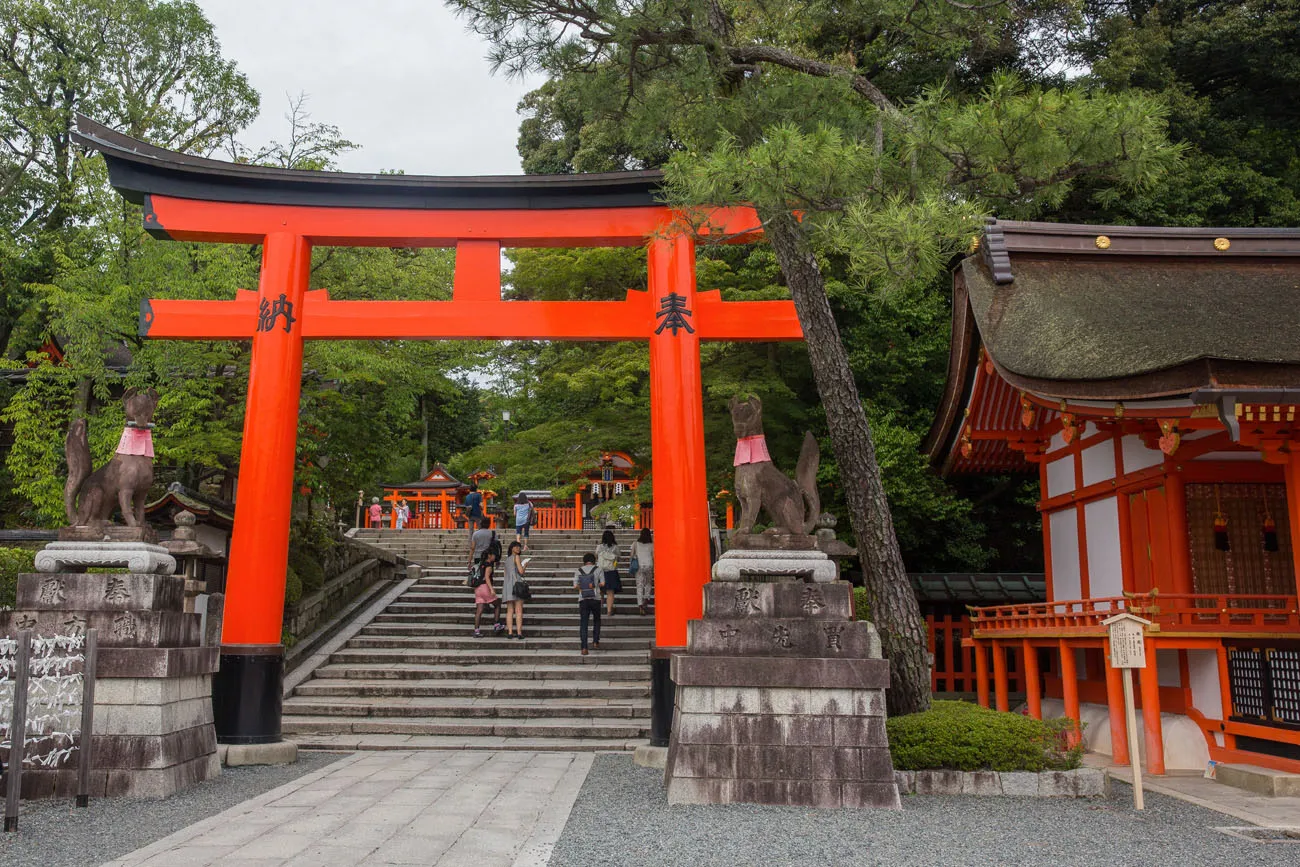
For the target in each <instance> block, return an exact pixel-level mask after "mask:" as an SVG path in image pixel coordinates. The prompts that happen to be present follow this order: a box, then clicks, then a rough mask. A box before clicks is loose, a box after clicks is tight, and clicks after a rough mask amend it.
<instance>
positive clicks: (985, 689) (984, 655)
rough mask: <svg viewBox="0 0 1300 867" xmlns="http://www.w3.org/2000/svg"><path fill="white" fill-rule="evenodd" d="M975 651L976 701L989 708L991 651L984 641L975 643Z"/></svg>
mask: <svg viewBox="0 0 1300 867" xmlns="http://www.w3.org/2000/svg"><path fill="white" fill-rule="evenodd" d="M973 645H974V647H973V649H974V651H975V701H976V702H977V703H978V704H979V706H980V707H988V706H989V649H988V647H986V646H985V645H984V642H982V641H976V642H973Z"/></svg>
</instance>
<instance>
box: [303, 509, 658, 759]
mask: <svg viewBox="0 0 1300 867" xmlns="http://www.w3.org/2000/svg"><path fill="white" fill-rule="evenodd" d="M357 536H358V538H361V539H364V540H366V541H367V542H370V543H371V544H374V545H379V546H382V547H384V548H387V549H389V550H391V551H394V552H395V553H397V554H399V555H401V556H403V557H405V558H407V559H408V560H410V561H412V562H415V563H419V564H421V565H422V567H423V569H422V576H421V577H420V579H419V580H418V581H417V582H416V583H415V584H413V585H412V586H411V587H410V588H409V589H408V590H406V592H405V593H403V594H402V595H401V596H400V597H398V598H397V599H396V600H394V601H393V602H392V603H391V604H390V605H388V607H387V608H386V609H385V610H384V611H383V612H382V613H380V614H378V615H376V617H375V618H374V620H372V621H371V622H370V623H369V624H367V625H366V626H364V627H363V628H362V629H361V631H360V632H359V633H358V634H357V635H356V636H355V637H354V638H352V639H351V640H350V641H348V642H347V643H346V644H345V645H344V646H343V647H342V648H340V649H339V650H338V651H337V652H335V653H333V654H331V656H330V658H329V660H328V661H327V662H326V663H325V664H324V665H322V666H320V667H319V668H317V669H316V671H315V672H314V673H313V675H312V677H311V678H310V679H308V680H306V681H304V682H303V683H302V684H300V685H299V686H298V687H297V688H296V689H295V690H294V691H293V693H292V695H291V696H290V697H288V698H287V699H285V702H284V735H285V737H287V738H290V739H292V740H294V741H296V742H297V743H298V744H299V746H301V747H303V748H308V749H348V750H352V749H470V748H491V749H520V750H610V749H613V750H627V749H632V748H634V747H635V746H637V745H638V744H641V743H644V742H645V741H646V739H647V738H648V737H649V733H650V662H649V659H650V653H649V648H650V644H651V642H652V640H653V638H654V618H653V617H642V616H641V615H639V614H637V613H636V604H635V601H636V597H635V589H634V586H633V582H632V581H630V580H628V579H627V578H626V577H625V578H624V592H623V593H622V594H620V596H619V600H620V601H619V604H618V605H617V606H616V608H615V611H616V613H615V614H614V616H613V617H606V618H604V619H603V623H602V629H601V632H602V634H601V642H600V649H599V650H593V651H592V652H591V654H590V655H588V656H581V655H580V654H579V653H578V649H579V648H578V605H577V597H576V595H575V592H574V590H573V586H572V584H573V580H572V575H573V570H574V569H575V568H576V567H577V566H578V565H580V564H581V562H582V554H583V553H584V552H588V551H593V550H594V549H595V546H596V544H597V543H598V541H599V539H600V533H599V532H598V531H582V532H578V531H558V530H556V531H545V532H536V531H535V532H534V533H533V536H532V540H531V545H530V550H529V553H528V555H527V556H529V557H531V558H532V560H531V562H530V563H529V566H528V583H529V586H530V587H531V588H532V590H533V598H532V599H531V600H530V601H528V602H526V603H524V634H525V635H526V636H527V637H526V638H525V640H523V641H516V640H507V639H506V638H505V637H504V633H499V634H494V633H492V632H491V631H489V629H485V630H484V632H483V637H482V638H475V637H474V636H473V629H474V602H473V596H472V593H471V591H470V590H469V589H468V588H466V587H465V574H466V568H465V561H466V547H467V539H466V535H465V533H464V532H463V531H453V530H403V531H400V532H399V531H396V530H361V531H358V534H357ZM618 537H619V543H620V545H621V546H622V547H623V550H624V554H625V555H626V552H627V548H628V546H630V545H631V543H632V541H633V539H634V538H635V536H634V533H633V531H631V530H625V531H621V532H619V533H618ZM513 539H514V534H513V532H512V531H509V530H507V531H505V532H504V534H503V536H502V543H503V547H504V546H506V545H508V543H509V542H510V541H511V540H513ZM496 586H497V589H498V591H499V590H500V587H501V585H500V583H499V582H497V583H496Z"/></svg>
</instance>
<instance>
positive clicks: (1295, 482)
mask: <svg viewBox="0 0 1300 867" xmlns="http://www.w3.org/2000/svg"><path fill="white" fill-rule="evenodd" d="M1292 445H1293V446H1294V444H1292ZM1286 511H1287V520H1289V521H1290V523H1291V561H1292V563H1293V564H1294V567H1295V592H1296V595H1297V596H1300V451H1292V452H1290V453H1288V455H1287V462H1286Z"/></svg>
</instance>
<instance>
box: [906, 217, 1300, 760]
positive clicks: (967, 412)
mask: <svg viewBox="0 0 1300 867" xmlns="http://www.w3.org/2000/svg"><path fill="white" fill-rule="evenodd" d="M1298 410H1300V229H1179V228H1144V227H1128V226H1123V227H1121V226H1078V225H1059V224H1047V223H1025V222H1007V221H996V220H993V221H990V222H989V224H988V226H987V227H986V230H985V232H984V234H983V236H982V237H981V238H980V239H979V241H978V246H977V247H975V248H974V249H973V250H972V254H971V255H970V256H968V257H967V258H965V259H964V260H963V261H962V262H961V264H960V266H959V267H958V268H957V270H956V272H955V275H954V284H953V327H952V349H951V356H950V359H949V367H948V382H947V387H946V390H945V394H944V398H943V403H942V405H941V407H940V408H939V412H938V414H937V417H936V419H935V422H934V426H933V428H932V429H931V431H930V435H929V437H928V439H927V441H926V449H927V451H928V453H929V456H930V458H931V461H932V462H933V464H934V465H935V467H936V468H937V469H938V470H939V471H941V472H942V473H944V474H945V475H947V474H953V473H989V474H1010V473H1022V472H1023V473H1035V474H1036V475H1037V476H1038V479H1039V485H1040V494H1039V501H1038V508H1039V511H1040V512H1041V514H1042V528H1043V529H1042V532H1043V550H1044V555H1045V557H1044V559H1045V564H1046V584H1047V601H1046V602H1045V603H1024V604H1010V605H1002V606H994V607H985V608H975V609H972V612H971V619H972V627H973V631H972V637H971V638H969V639H967V642H968V644H973V646H974V650H975V674H976V681H977V695H978V697H979V701H980V702H981V703H982V704H985V705H988V704H990V702H992V703H993V704H994V705H996V706H997V707H998V708H1000V709H1004V710H1005V709H1008V706H1009V704H1010V699H1009V682H1010V681H1011V680H1012V679H1013V678H1014V679H1015V680H1019V679H1020V677H1023V682H1024V691H1025V698H1026V706H1027V711H1028V713H1029V714H1031V715H1032V716H1035V717H1041V716H1042V715H1043V714H1045V713H1046V714H1047V715H1049V716H1059V715H1061V714H1062V713H1064V714H1065V715H1066V716H1069V717H1071V718H1073V719H1077V720H1083V721H1084V722H1085V723H1086V726H1085V728H1084V731H1083V733H1082V737H1083V738H1085V739H1086V742H1087V745H1088V746H1089V748H1090V749H1093V750H1096V751H1099V752H1102V753H1108V754H1111V755H1113V757H1114V759H1115V760H1116V761H1117V762H1119V763H1127V762H1128V761H1129V760H1130V757H1129V755H1128V749H1127V747H1126V739H1125V728H1124V710H1123V699H1122V692H1121V680H1120V674H1119V671H1118V670H1117V669H1113V668H1111V667H1110V665H1109V663H1108V657H1107V652H1108V651H1107V641H1106V627H1104V626H1103V625H1102V621H1103V620H1104V619H1105V618H1107V617H1110V616H1111V615H1113V614H1115V613H1116V612H1119V611H1130V612H1132V613H1134V614H1137V615H1139V616H1141V617H1143V618H1145V619H1147V620H1149V621H1151V622H1152V626H1151V627H1149V628H1148V634H1147V659H1148V661H1149V663H1150V662H1151V661H1154V664H1149V665H1148V667H1147V668H1146V669H1143V670H1141V671H1140V672H1135V673H1136V674H1138V675H1139V676H1138V678H1137V680H1138V687H1137V690H1136V691H1137V693H1138V701H1139V706H1140V713H1141V716H1140V720H1139V723H1138V725H1139V726H1140V727H1141V729H1142V731H1141V733H1140V734H1141V738H1140V742H1141V744H1142V751H1143V753H1144V756H1143V757H1144V759H1145V761H1146V765H1147V769H1148V772H1149V773H1155V774H1162V773H1164V772H1165V769H1166V768H1171V769H1173V768H1196V769H1204V768H1205V767H1206V763H1207V762H1208V761H1210V760H1214V761H1222V762H1243V763H1249V764H1253V765H1260V766H1264V767H1268V768H1273V769H1275V770H1286V771H1300V614H1298V613H1297V595H1300V577H1298V576H1300V564H1298V563H1297V557H1300V549H1298V548H1297V544H1296V542H1295V540H1297V539H1300V418H1297V415H1298V414H1300V413H1298ZM1075 736H1076V737H1078V736H1079V734H1078V733H1077V732H1076V735H1075Z"/></svg>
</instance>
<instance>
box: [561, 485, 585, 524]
mask: <svg viewBox="0 0 1300 867" xmlns="http://www.w3.org/2000/svg"><path fill="white" fill-rule="evenodd" d="M557 529H558V528H557ZM573 529H575V530H581V529H582V488H578V490H576V491H574V492H573Z"/></svg>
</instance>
